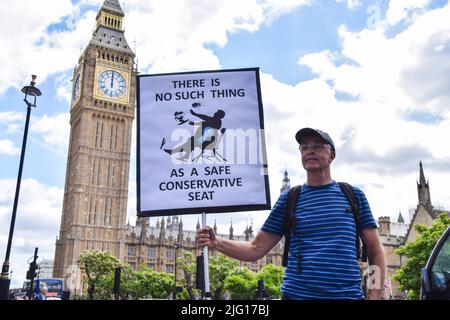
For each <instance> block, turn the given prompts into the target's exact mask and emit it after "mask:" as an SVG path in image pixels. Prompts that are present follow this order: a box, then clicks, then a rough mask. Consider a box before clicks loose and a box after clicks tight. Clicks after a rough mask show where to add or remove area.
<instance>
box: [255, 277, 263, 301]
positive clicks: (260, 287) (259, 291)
mask: <svg viewBox="0 0 450 320" xmlns="http://www.w3.org/2000/svg"><path fill="white" fill-rule="evenodd" d="M256 297H257V299H258V300H262V299H263V298H264V281H263V280H259V281H258V289H257V291H256Z"/></svg>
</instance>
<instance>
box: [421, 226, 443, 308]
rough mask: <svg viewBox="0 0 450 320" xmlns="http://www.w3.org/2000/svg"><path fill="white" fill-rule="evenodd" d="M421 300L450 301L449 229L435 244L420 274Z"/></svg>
mask: <svg viewBox="0 0 450 320" xmlns="http://www.w3.org/2000/svg"><path fill="white" fill-rule="evenodd" d="M420 299H421V300H450V227H448V228H447V230H445V232H444V233H443V235H442V236H441V237H440V239H439V240H438V242H437V243H436V245H435V247H434V249H433V251H432V252H431V255H430V257H429V258H428V262H427V264H426V266H425V268H423V269H422V273H421V289H420Z"/></svg>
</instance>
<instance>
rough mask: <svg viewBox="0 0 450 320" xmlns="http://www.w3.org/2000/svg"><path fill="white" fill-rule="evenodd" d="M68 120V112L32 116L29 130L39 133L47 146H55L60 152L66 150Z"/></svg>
mask: <svg viewBox="0 0 450 320" xmlns="http://www.w3.org/2000/svg"><path fill="white" fill-rule="evenodd" d="M69 120H70V115H69V113H58V114H54V115H51V116H49V115H46V114H45V115H43V116H42V117H33V119H32V123H31V124H30V131H31V133H34V134H39V135H40V136H41V137H42V139H43V140H44V142H45V143H46V144H47V145H48V146H49V147H53V148H56V149H57V150H58V151H60V152H67V148H68V145H69V135H70V123H69Z"/></svg>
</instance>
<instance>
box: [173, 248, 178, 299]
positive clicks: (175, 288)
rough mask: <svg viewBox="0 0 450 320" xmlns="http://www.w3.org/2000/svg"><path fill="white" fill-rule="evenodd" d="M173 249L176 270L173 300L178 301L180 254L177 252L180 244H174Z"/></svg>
mask: <svg viewBox="0 0 450 320" xmlns="http://www.w3.org/2000/svg"><path fill="white" fill-rule="evenodd" d="M173 247H174V249H175V268H174V269H175V280H174V288H173V300H176V299H177V273H178V270H177V258H178V254H177V252H178V247H179V244H178V243H177V242H175V243H174V244H173Z"/></svg>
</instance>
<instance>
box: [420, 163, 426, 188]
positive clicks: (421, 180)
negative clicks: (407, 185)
mask: <svg viewBox="0 0 450 320" xmlns="http://www.w3.org/2000/svg"><path fill="white" fill-rule="evenodd" d="M419 167H420V178H419V183H420V184H421V185H425V184H426V180H425V174H424V173H423V166H422V161H420V162H419Z"/></svg>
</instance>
